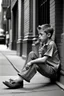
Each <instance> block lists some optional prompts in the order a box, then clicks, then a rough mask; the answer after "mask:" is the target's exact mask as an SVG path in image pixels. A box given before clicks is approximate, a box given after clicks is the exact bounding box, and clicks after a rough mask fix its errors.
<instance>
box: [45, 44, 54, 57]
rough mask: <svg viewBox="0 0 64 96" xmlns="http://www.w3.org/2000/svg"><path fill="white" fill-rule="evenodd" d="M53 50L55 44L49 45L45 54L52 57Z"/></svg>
mask: <svg viewBox="0 0 64 96" xmlns="http://www.w3.org/2000/svg"><path fill="white" fill-rule="evenodd" d="M53 51H54V45H53V44H50V45H48V47H47V51H46V52H45V54H44V56H49V57H52V56H53Z"/></svg>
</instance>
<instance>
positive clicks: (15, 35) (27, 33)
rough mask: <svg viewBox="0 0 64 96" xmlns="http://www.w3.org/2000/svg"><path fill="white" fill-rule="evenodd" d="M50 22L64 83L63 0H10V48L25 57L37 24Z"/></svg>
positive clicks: (36, 36)
mask: <svg viewBox="0 0 64 96" xmlns="http://www.w3.org/2000/svg"><path fill="white" fill-rule="evenodd" d="M44 23H50V24H51V25H52V27H53V28H54V34H53V37H52V38H53V39H54V40H55V42H56V44H57V46H58V50H59V56H60V59H61V72H60V74H61V78H60V82H62V83H64V81H63V80H64V52H63V49H64V1H63V0H11V20H10V44H9V45H10V48H11V49H12V50H16V51H17V54H18V55H20V56H21V57H24V58H26V57H27V55H28V53H29V52H30V51H31V50H32V48H33V47H32V44H33V42H35V40H36V39H37V38H38V32H37V26H38V25H41V24H44Z"/></svg>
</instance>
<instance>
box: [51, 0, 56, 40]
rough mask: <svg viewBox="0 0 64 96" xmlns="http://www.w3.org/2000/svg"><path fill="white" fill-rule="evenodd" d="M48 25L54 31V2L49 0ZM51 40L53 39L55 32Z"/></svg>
mask: <svg viewBox="0 0 64 96" xmlns="http://www.w3.org/2000/svg"><path fill="white" fill-rule="evenodd" d="M50 24H51V25H52V27H53V28H54V30H55V0H50ZM52 38H53V39H54V38H55V31H54V35H53V37H52Z"/></svg>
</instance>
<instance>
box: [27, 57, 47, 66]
mask: <svg viewBox="0 0 64 96" xmlns="http://www.w3.org/2000/svg"><path fill="white" fill-rule="evenodd" d="M47 59H48V56H44V57H41V58H37V59H35V60H31V61H30V62H28V63H27V66H30V65H32V64H40V63H44V62H46V60H47Z"/></svg>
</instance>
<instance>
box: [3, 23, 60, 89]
mask: <svg viewBox="0 0 64 96" xmlns="http://www.w3.org/2000/svg"><path fill="white" fill-rule="evenodd" d="M37 29H38V32H39V52H38V53H39V56H37V55H36V53H35V52H33V51H31V52H30V53H29V55H28V58H27V60H26V64H25V65H24V67H23V69H22V71H21V73H18V76H19V78H18V79H16V80H12V79H10V80H9V81H5V82H3V83H4V84H5V85H6V86H8V87H9V88H20V87H21V88H23V80H26V81H27V82H30V80H31V79H32V77H33V76H34V75H35V74H36V72H37V71H38V72H39V73H40V74H42V75H44V76H46V77H48V78H50V79H51V80H56V79H57V73H58V69H59V66H60V60H59V57H58V52H57V47H56V44H55V43H54V41H52V39H51V37H52V35H53V28H52V27H51V26H50V25H49V24H44V25H41V26H38V28H37Z"/></svg>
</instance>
